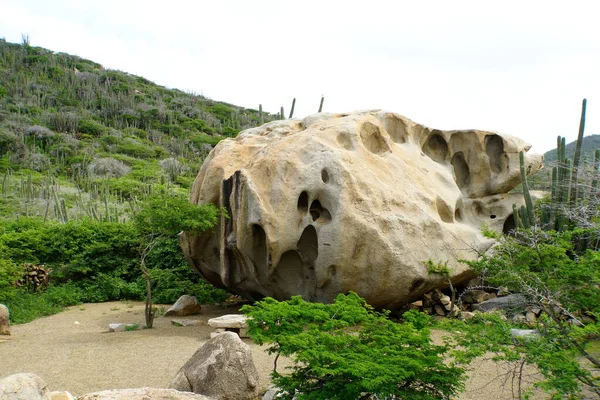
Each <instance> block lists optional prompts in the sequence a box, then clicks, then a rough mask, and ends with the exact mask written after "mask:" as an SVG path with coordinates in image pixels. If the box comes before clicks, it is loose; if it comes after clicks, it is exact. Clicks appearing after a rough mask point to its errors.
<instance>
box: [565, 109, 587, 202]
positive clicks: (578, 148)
mask: <svg viewBox="0 0 600 400" xmlns="http://www.w3.org/2000/svg"><path fill="white" fill-rule="evenodd" d="M586 106H587V100H586V99H583V101H582V103H581V118H580V120H579V134H578V135H577V145H576V147H575V156H574V158H573V169H572V170H571V196H570V198H569V205H570V209H571V210H573V209H574V208H575V206H576V205H577V197H578V195H577V190H578V188H577V183H578V182H577V175H578V170H579V161H580V159H581V144H582V142H583V132H584V130H585V110H586Z"/></svg>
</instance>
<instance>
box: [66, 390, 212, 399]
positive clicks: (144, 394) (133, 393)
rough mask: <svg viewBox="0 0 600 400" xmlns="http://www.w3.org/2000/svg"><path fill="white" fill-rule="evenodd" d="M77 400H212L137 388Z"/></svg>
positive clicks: (196, 395) (186, 393)
mask: <svg viewBox="0 0 600 400" xmlns="http://www.w3.org/2000/svg"><path fill="white" fill-rule="evenodd" d="M77 399H78V400H150V399H152V400H214V399H213V398H211V397H207V396H202V395H200V394H194V393H189V392H181V391H178V390H174V389H156V388H149V387H145V388H138V389H113V390H103V391H101V392H94V393H88V394H84V395H83V396H79V397H78V398H77Z"/></svg>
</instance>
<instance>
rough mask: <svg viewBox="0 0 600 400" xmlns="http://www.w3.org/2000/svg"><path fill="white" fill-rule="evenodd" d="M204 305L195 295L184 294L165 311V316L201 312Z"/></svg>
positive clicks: (181, 315) (182, 315) (183, 315)
mask: <svg viewBox="0 0 600 400" xmlns="http://www.w3.org/2000/svg"><path fill="white" fill-rule="evenodd" d="M201 310H202V306H200V304H198V300H196V298H195V297H194V296H188V295H183V296H181V297H180V298H179V299H177V301H176V302H175V304H173V305H172V306H171V308H169V309H168V310H167V312H166V313H165V317H185V316H186V315H194V314H200V311H201Z"/></svg>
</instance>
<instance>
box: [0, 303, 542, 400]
mask: <svg viewBox="0 0 600 400" xmlns="http://www.w3.org/2000/svg"><path fill="white" fill-rule="evenodd" d="M237 311H238V309H237V306H229V307H219V306H205V307H204V308H203V313H202V314H200V315H196V316H190V317H184V318H185V319H197V320H200V321H202V324H201V325H193V326H175V325H173V324H172V323H171V319H177V318H172V317H157V318H156V319H155V322H154V329H141V330H137V331H132V332H113V333H109V332H108V324H110V323H116V322H123V323H137V324H140V325H143V322H144V305H143V303H141V302H108V303H99V304H84V305H81V306H75V307H70V308H68V309H67V310H66V311H64V312H61V313H59V314H56V315H52V316H49V317H45V318H40V319H37V320H35V321H32V322H30V323H27V324H22V325H15V326H13V327H12V333H13V335H12V337H11V338H10V339H8V340H1V339H0V377H4V376H7V375H10V374H14V373H18V372H33V373H35V374H37V375H39V376H40V377H41V378H42V379H44V380H45V381H46V383H47V384H48V386H49V388H50V390H68V391H69V392H71V393H72V394H74V395H82V394H85V393H89V392H93V391H99V390H106V389H125V388H136V387H143V386H150V387H157V388H161V387H163V388H164V387H168V386H169V384H170V382H171V379H172V378H173V376H174V375H175V373H176V372H177V370H178V369H179V368H180V367H181V366H182V365H183V364H184V363H185V362H186V361H187V360H188V359H189V358H190V357H191V355H192V354H193V353H194V352H195V351H196V350H197V349H198V348H199V347H200V346H201V345H202V344H203V343H205V342H206V341H207V340H208V339H209V337H210V332H211V331H212V329H211V328H210V327H209V326H208V325H207V324H206V321H207V320H208V319H210V318H213V317H216V316H219V315H223V314H232V313H237ZM436 336H437V337H438V338H439V337H440V334H439V333H438V334H437V335H436ZM244 342H245V343H247V344H248V345H250V347H251V348H252V352H253V356H254V361H255V363H256V366H257V369H258V372H259V377H260V386H261V389H262V390H266V388H267V387H268V385H269V374H270V372H271V370H272V368H273V360H274V358H275V357H274V356H269V355H268V354H267V353H266V352H265V348H264V347H261V346H258V345H256V344H255V343H253V342H252V340H250V339H244ZM288 364H289V361H288V360H285V359H282V358H280V359H279V361H278V366H279V368H278V369H279V371H282V369H283V367H285V366H286V365H288ZM534 378H535V377H531V378H530V379H534ZM513 386H514V385H513V381H512V379H511V375H510V374H507V370H506V367H505V366H498V365H496V364H494V363H492V362H491V361H486V360H479V361H477V362H476V363H474V364H473V369H472V371H471V372H470V373H469V380H468V381H467V390H466V392H465V393H464V394H463V395H462V396H460V397H459V398H458V399H461V400H475V399H495V400H496V399H497V400H503V399H507V400H508V399H513V395H512V389H513ZM536 398H542V397H538V396H536Z"/></svg>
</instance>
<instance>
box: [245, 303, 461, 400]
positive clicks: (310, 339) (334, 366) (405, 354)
mask: <svg viewBox="0 0 600 400" xmlns="http://www.w3.org/2000/svg"><path fill="white" fill-rule="evenodd" d="M242 311H243V312H244V313H245V314H247V315H248V316H249V317H250V319H249V321H248V325H249V334H250V336H251V337H252V338H253V339H254V340H256V341H257V342H258V343H259V344H265V343H266V344H269V347H268V349H267V350H268V352H269V353H278V354H281V355H284V356H288V357H292V359H293V360H294V365H293V367H292V371H291V373H290V374H279V373H278V372H277V371H276V370H275V371H274V372H273V374H272V377H273V381H274V383H275V385H276V386H277V387H279V388H281V392H280V393H281V397H278V398H281V399H293V398H298V399H332V400H333V399H342V400H346V399H362V398H367V397H368V396H371V398H391V397H393V396H396V397H394V398H403V399H431V400H433V399H441V398H449V397H450V396H451V395H454V394H456V393H458V392H459V391H460V390H461V389H462V388H463V384H462V382H463V380H464V371H463V370H462V369H461V368H458V367H456V366H452V365H447V364H448V363H446V362H445V360H444V357H445V355H446V352H447V350H448V348H447V347H445V346H436V345H434V344H433V343H432V341H431V338H430V332H429V330H428V329H427V324H428V320H429V317H428V316H426V315H424V314H419V313H418V312H416V311H409V312H407V313H405V314H404V323H402V324H398V323H395V322H393V321H390V320H389V319H388V317H387V314H385V313H384V314H380V313H377V312H375V311H373V310H372V309H371V308H370V307H369V306H368V305H367V304H366V303H365V302H364V300H363V299H361V298H360V297H359V296H358V295H357V294H355V293H350V294H348V295H343V294H340V295H338V297H337V298H336V299H335V302H334V303H333V304H320V303H309V302H306V301H304V300H302V298H301V297H299V296H294V297H292V299H291V300H288V301H284V302H278V301H276V300H274V299H271V298H266V299H265V300H263V301H260V302H258V303H256V304H255V305H254V306H244V307H243V308H242Z"/></svg>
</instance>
